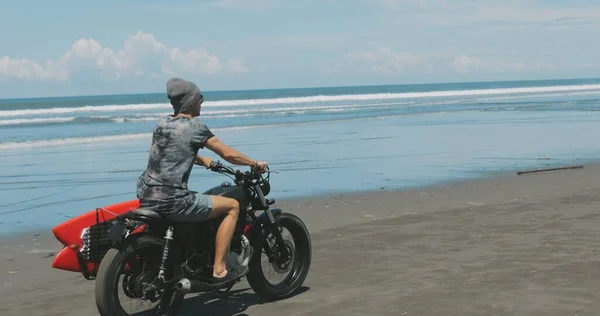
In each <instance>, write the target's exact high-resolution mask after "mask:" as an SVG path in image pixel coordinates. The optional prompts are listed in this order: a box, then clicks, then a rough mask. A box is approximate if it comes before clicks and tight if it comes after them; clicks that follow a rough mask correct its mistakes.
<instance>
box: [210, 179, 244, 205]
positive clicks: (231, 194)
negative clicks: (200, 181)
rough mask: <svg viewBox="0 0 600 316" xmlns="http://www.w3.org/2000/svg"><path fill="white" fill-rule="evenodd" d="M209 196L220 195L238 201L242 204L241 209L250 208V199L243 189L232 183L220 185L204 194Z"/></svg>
mask: <svg viewBox="0 0 600 316" xmlns="http://www.w3.org/2000/svg"><path fill="white" fill-rule="evenodd" d="M203 193H204V194H208V195H219V196H224V197H228V198H232V199H234V200H237V201H238V202H239V203H240V209H242V210H245V209H246V208H247V207H248V197H247V196H246V193H245V192H244V190H243V188H242V187H239V186H237V185H232V184H231V183H230V182H223V183H221V184H220V185H217V186H215V187H212V188H210V189H208V190H206V191H204V192H203Z"/></svg>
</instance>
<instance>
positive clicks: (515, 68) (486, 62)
mask: <svg viewBox="0 0 600 316" xmlns="http://www.w3.org/2000/svg"><path fill="white" fill-rule="evenodd" d="M452 67H453V68H454V69H455V70H456V71H458V72H459V73H484V72H486V73H503V72H523V71H537V70H555V67H553V66H550V65H546V64H543V63H541V62H539V61H538V62H528V63H526V62H523V61H521V60H503V59H482V58H480V57H477V56H469V55H465V54H461V55H459V56H456V57H455V58H454V60H453V61H452Z"/></svg>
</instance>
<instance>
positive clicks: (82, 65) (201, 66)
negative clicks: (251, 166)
mask: <svg viewBox="0 0 600 316" xmlns="http://www.w3.org/2000/svg"><path fill="white" fill-rule="evenodd" d="M89 71H94V72H99V73H100V74H102V75H103V76H104V77H105V78H109V79H110V78H122V77H130V76H145V75H150V76H155V77H156V76H161V75H170V76H172V75H179V74H196V75H197V74H203V75H217V74H244V73H248V72H249V70H248V69H247V68H246V67H245V66H244V65H243V64H242V60H241V59H240V58H234V59H228V60H225V61H222V60H220V59H219V58H218V57H217V56H216V55H214V54H212V53H210V52H208V51H207V50H206V49H204V48H200V49H192V50H188V51H182V50H181V49H179V48H177V47H175V48H169V47H167V46H166V45H164V44H162V43H160V42H159V41H158V40H157V39H156V38H155V36H154V35H153V34H151V33H144V32H141V31H139V32H137V33H136V34H133V35H131V36H129V37H128V38H127V39H126V40H125V42H124V43H123V47H122V48H121V49H120V50H114V49H112V48H110V47H104V46H102V45H101V44H100V43H99V42H97V41H96V40H94V39H84V38H82V39H79V40H77V41H75V42H74V43H73V45H72V46H71V48H70V49H69V50H68V51H67V52H65V53H64V54H63V55H62V56H61V57H60V58H59V59H58V60H51V61H46V62H44V63H38V62H35V61H33V60H29V59H24V58H21V59H14V58H11V57H8V56H4V57H0V76H4V77H9V78H17V79H26V80H32V79H45V80H66V79H68V78H70V77H72V75H73V74H76V73H83V72H89Z"/></svg>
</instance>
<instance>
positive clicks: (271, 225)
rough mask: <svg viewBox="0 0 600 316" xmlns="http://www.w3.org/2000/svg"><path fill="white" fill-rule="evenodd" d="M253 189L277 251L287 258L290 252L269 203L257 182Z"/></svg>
mask: <svg viewBox="0 0 600 316" xmlns="http://www.w3.org/2000/svg"><path fill="white" fill-rule="evenodd" d="M254 189H255V190H256V193H257V194H258V197H259V198H260V201H261V203H262V206H263V208H264V209H265V214H267V219H268V220H269V222H268V223H267V224H266V226H267V232H271V234H273V236H275V243H276V244H277V248H279V253H280V254H281V256H282V257H283V258H288V256H289V255H290V254H289V253H288V249H287V246H286V244H285V241H284V240H283V236H281V231H279V225H277V223H276V221H275V216H273V212H271V209H270V208H269V203H267V200H266V199H265V196H264V194H263V192H262V189H261V188H260V185H259V184H258V183H255V184H254Z"/></svg>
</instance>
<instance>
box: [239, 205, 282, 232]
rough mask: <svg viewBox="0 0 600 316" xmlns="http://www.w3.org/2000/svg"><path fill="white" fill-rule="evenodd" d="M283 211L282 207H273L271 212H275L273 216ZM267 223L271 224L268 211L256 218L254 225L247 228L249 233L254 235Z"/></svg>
mask: <svg viewBox="0 0 600 316" xmlns="http://www.w3.org/2000/svg"><path fill="white" fill-rule="evenodd" d="M282 212H283V211H282V210H281V209H280V208H272V209H271V213H272V214H273V216H277V215H279V214H281V213H282ZM265 224H269V217H268V216H267V213H266V212H263V213H262V214H260V215H259V216H258V217H257V218H256V221H255V222H254V224H252V226H251V227H250V228H249V229H248V230H247V231H248V232H249V235H250V236H252V235H254V234H256V233H259V232H260V230H261V229H262V228H263V226H264V225H265Z"/></svg>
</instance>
